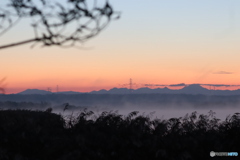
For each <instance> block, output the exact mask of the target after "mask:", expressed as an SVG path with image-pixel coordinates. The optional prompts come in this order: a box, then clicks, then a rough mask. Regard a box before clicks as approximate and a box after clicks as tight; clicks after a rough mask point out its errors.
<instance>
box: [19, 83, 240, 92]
mask: <svg viewBox="0 0 240 160" xmlns="http://www.w3.org/2000/svg"><path fill="white" fill-rule="evenodd" d="M83 93H85V92H73V91H66V92H49V91H45V90H39V89H27V90H25V91H23V92H20V93H17V94H24V95H27V94H40V95H47V94H83ZM87 93H89V94H194V95H196V94H202V95H240V90H239V89H238V90H209V89H206V88H204V87H202V86H201V85H200V84H191V85H188V86H186V87H184V88H182V89H178V90H174V89H169V88H167V87H164V88H155V89H151V88H147V87H146V88H139V89H135V90H130V89H128V88H112V89H110V90H105V89H102V90H99V91H92V92H87Z"/></svg>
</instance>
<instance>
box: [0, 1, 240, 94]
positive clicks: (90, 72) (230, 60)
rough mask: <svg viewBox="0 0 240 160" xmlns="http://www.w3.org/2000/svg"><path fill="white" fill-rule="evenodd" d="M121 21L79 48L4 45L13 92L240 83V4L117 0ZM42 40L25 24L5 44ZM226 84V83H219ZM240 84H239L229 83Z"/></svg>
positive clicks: (3, 69) (3, 67)
mask: <svg viewBox="0 0 240 160" xmlns="http://www.w3.org/2000/svg"><path fill="white" fill-rule="evenodd" d="M109 2H110V4H112V6H113V8H114V9H115V10H116V11H121V18H120V19H119V20H116V21H112V22H111V23H110V25H109V26H108V27H107V28H106V29H105V30H103V31H102V32H101V33H100V34H99V35H98V36H96V37H94V38H93V39H90V40H89V41H87V42H85V43H84V44H83V47H82V48H81V49H79V48H67V49H65V48H59V47H41V46H39V45H38V46H35V47H33V48H31V44H27V45H22V46H19V47H13V48H9V49H4V50H0V59H1V63H0V73H1V77H0V79H1V78H4V77H5V78H6V79H5V81H4V83H2V84H1V85H4V86H5V88H6V92H7V93H9V94H10V93H17V92H20V91H23V90H26V89H44V90H47V88H51V89H52V91H53V92H55V91H56V88H57V85H58V89H59V91H68V90H72V91H79V92H88V91H92V90H100V89H110V88H113V87H118V88H119V87H127V85H124V84H128V83H129V79H130V78H131V79H132V81H133V83H135V84H136V85H134V87H135V88H137V87H144V84H179V83H186V84H192V83H201V84H233V85H237V84H240V71H239V68H240V63H239V60H240V45H239V42H240V10H239V7H240V1H238V0H227V1H226V0H211V1H209V0H201V1H189V0H181V1H178V0H171V1H167V0H153V1H147V0H130V1H129V0H121V1H120V0H119V1H116V0H110V1H109ZM31 37H34V32H33V29H32V28H31V27H30V25H29V22H28V21H24V20H22V21H20V22H19V23H18V24H17V25H16V26H14V27H13V28H12V29H11V30H9V31H8V32H7V33H6V34H4V35H2V36H0V44H1V45H2V44H7V43H10V42H17V41H19V40H26V39H29V38H31ZM219 89H221V88H219ZM229 89H236V88H229Z"/></svg>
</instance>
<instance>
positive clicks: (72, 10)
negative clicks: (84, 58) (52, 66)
mask: <svg viewBox="0 0 240 160" xmlns="http://www.w3.org/2000/svg"><path fill="white" fill-rule="evenodd" d="M7 2H8V3H7V4H6V6H3V7H1V6H0V36H1V35H2V34H4V33H5V32H7V31H8V30H9V29H10V28H11V27H12V26H14V25H15V24H16V22H18V21H19V20H20V19H24V18H30V19H32V24H31V26H32V28H33V30H34V34H35V37H34V38H32V39H30V40H25V41H20V42H16V43H12V44H7V45H2V46H0V49H5V48H9V47H14V46H19V45H23V44H27V43H31V42H35V43H37V44H42V45H43V46H62V47H67V46H69V47H71V46H77V45H78V44H81V43H83V42H85V41H87V40H89V39H91V38H93V37H95V36H96V35H98V34H99V33H100V32H101V31H102V30H103V29H104V28H106V26H107V25H108V24H109V23H110V22H111V21H112V20H115V19H118V18H119V17H120V16H119V15H120V13H119V12H115V11H114V10H113V8H112V6H111V5H110V4H109V2H108V1H107V0H106V1H105V3H103V5H98V3H97V0H93V3H92V7H90V4H88V2H90V0H65V3H63V2H62V1H61V2H62V3H60V2H59V1H56V0H48V1H46V0H8V1H7ZM2 8H4V9H2Z"/></svg>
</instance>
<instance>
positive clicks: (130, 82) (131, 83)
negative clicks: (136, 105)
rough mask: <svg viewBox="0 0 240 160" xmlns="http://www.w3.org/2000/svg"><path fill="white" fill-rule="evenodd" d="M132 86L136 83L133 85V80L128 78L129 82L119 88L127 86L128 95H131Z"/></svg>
mask: <svg viewBox="0 0 240 160" xmlns="http://www.w3.org/2000/svg"><path fill="white" fill-rule="evenodd" d="M134 85H137V84H136V83H133V80H132V78H130V80H129V83H126V84H122V85H121V86H124V87H125V86H129V91H130V93H133V86H134Z"/></svg>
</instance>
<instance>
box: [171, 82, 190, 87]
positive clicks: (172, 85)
mask: <svg viewBox="0 0 240 160" xmlns="http://www.w3.org/2000/svg"><path fill="white" fill-rule="evenodd" d="M169 86H170V87H183V86H186V84H185V83H180V84H170V85H169Z"/></svg>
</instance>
